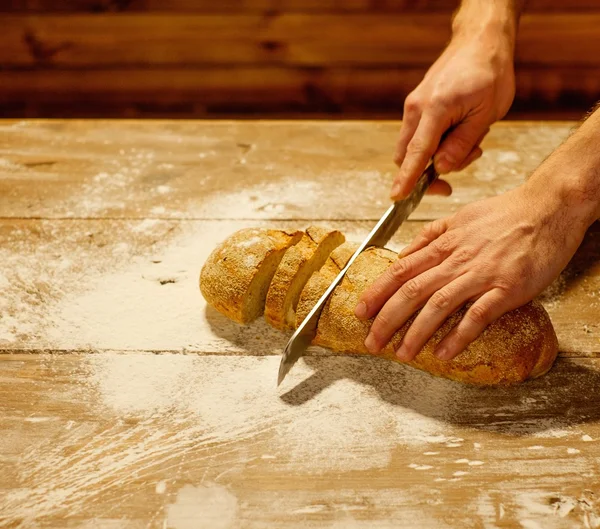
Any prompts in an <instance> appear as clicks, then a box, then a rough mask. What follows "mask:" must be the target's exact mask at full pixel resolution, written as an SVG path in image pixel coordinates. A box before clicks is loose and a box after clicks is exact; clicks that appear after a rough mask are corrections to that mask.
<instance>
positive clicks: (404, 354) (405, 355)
mask: <svg viewBox="0 0 600 529" xmlns="http://www.w3.org/2000/svg"><path fill="white" fill-rule="evenodd" d="M396 356H397V357H398V359H399V360H402V361H403V362H408V361H409V360H410V354H409V352H408V351H407V349H406V347H404V345H401V346H400V347H398V350H397V351H396Z"/></svg>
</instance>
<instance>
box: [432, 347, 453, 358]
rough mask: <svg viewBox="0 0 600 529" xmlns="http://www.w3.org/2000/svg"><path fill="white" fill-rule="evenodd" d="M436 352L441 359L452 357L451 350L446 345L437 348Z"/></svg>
mask: <svg viewBox="0 0 600 529" xmlns="http://www.w3.org/2000/svg"><path fill="white" fill-rule="evenodd" d="M434 354H435V356H437V357H438V358H439V359H440V360H449V359H450V351H449V350H448V349H447V348H446V347H440V348H439V349H436V350H435V352H434Z"/></svg>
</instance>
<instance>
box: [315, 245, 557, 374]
mask: <svg viewBox="0 0 600 529" xmlns="http://www.w3.org/2000/svg"><path fill="white" fill-rule="evenodd" d="M394 259H396V254H395V253H394V252H391V251H389V250H385V249H380V248H372V249H369V250H367V251H365V252H364V253H363V254H361V255H360V256H359V257H358V258H357V260H356V261H355V262H354V264H353V265H352V267H350V269H349V270H348V272H347V275H346V277H345V278H344V281H343V282H342V284H341V285H340V286H339V287H338V288H337V289H336V290H335V292H334V293H333V295H332V296H331V298H330V299H329V301H328V303H327V305H326V306H325V308H324V309H323V313H322V314H321V318H320V320H319V325H318V330H317V336H316V337H315V340H314V342H313V343H314V344H315V345H320V346H323V347H328V348H330V349H332V350H334V351H347V352H352V353H361V354H369V353H368V351H367V350H366V348H365V346H364V340H365V338H366V337H367V334H368V330H369V327H370V324H371V321H369V322H364V321H360V320H358V319H357V318H356V317H355V316H354V307H355V306H356V304H357V302H358V298H359V297H360V295H361V293H362V292H363V291H364V290H365V289H366V287H367V286H368V285H369V284H371V283H372V282H373V281H374V280H375V279H376V278H377V277H378V276H379V275H380V274H381V273H382V272H383V271H384V270H385V269H386V268H387V267H388V266H389V265H390V264H391V263H392V262H393V261H394ZM464 311H465V309H463V310H461V311H459V312H457V313H456V314H454V315H453V316H452V317H451V318H449V320H448V321H447V322H446V323H445V324H444V325H443V326H442V328H441V329H440V330H438V331H437V332H436V333H435V335H434V336H433V337H432V338H431V340H429V342H428V343H427V344H426V345H425V347H424V348H423V349H422V351H421V352H420V353H419V355H417V357H416V358H415V360H413V361H412V362H410V363H409V365H411V366H413V367H416V368H418V369H421V370H423V371H427V372H429V373H431V374H433V375H436V376H442V377H445V378H450V379H452V380H458V381H461V382H467V383H470V384H478V385H505V384H513V383H517V382H522V381H524V380H526V379H528V378H532V377H535V376H539V375H540V374H543V373H544V372H546V371H547V370H548V369H549V368H550V367H551V366H552V363H553V362H554V359H555V358H556V355H557V353H558V346H557V340H556V335H555V333H554V329H553V327H552V324H551V322H550V319H549V317H548V315H547V313H546V311H545V310H544V309H543V307H542V306H541V305H539V304H538V303H528V304H527V305H524V306H523V307H521V308H519V309H516V310H514V311H511V312H510V313H507V314H505V315H504V316H502V317H501V318H500V319H498V320H497V321H496V322H494V323H492V324H491V325H490V326H488V328H487V329H486V330H485V331H484V333H483V334H482V335H481V336H480V337H479V338H478V339H477V340H475V341H474V342H473V343H472V344H471V345H470V346H469V347H468V348H467V349H466V350H465V351H464V352H463V353H461V354H460V355H458V356H457V357H456V358H455V359H454V360H452V361H450V362H445V361H442V360H439V359H438V358H437V357H435V356H434V355H433V350H434V348H435V346H436V345H437V344H438V343H439V342H440V341H441V339H442V338H443V337H444V336H445V335H446V333H447V332H448V331H449V330H450V329H451V328H452V327H453V326H454V325H455V324H456V323H457V322H458V321H459V320H460V318H461V317H462V315H463V314H464ZM415 317H416V315H415V316H413V317H412V318H411V319H410V320H409V321H408V322H407V323H406V324H405V325H404V326H403V327H402V329H400V330H399V331H398V332H397V333H396V334H395V335H394V337H393V338H392V341H391V342H390V344H389V345H388V346H387V347H386V348H385V349H384V351H383V352H382V354H381V355H382V356H384V357H385V358H388V359H390V360H394V361H397V358H396V356H395V354H394V351H395V349H397V347H398V346H399V345H400V342H401V340H402V337H403V336H404V334H405V332H406V330H407V329H408V327H409V326H410V324H411V323H412V321H413V320H414V318H415Z"/></svg>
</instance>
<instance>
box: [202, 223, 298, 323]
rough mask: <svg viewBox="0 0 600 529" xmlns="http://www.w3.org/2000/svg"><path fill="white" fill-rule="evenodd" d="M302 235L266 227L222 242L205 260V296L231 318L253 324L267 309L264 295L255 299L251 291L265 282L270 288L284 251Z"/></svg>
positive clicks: (245, 232)
mask: <svg viewBox="0 0 600 529" xmlns="http://www.w3.org/2000/svg"><path fill="white" fill-rule="evenodd" d="M301 236H302V232H301V231H281V230H267V229H264V228H247V229H243V230H239V231H237V232H236V233H234V234H232V235H231V236H230V237H228V238H227V239H226V240H224V241H223V242H222V243H221V244H219V245H218V246H217V247H216V248H215V249H214V250H213V252H212V253H211V254H210V256H209V257H208V259H207V260H206V262H205V263H204V266H203V267H202V271H201V273H200V290H201V292H202V295H203V296H204V298H205V299H206V301H207V302H208V303H209V304H210V305H211V306H213V307H214V308H215V309H217V310H218V311H219V312H221V313H222V314H224V315H225V316H227V317H228V318H230V319H232V320H234V321H237V322H238V323H242V324H245V323H249V322H250V321H252V320H253V319H255V318H257V317H258V316H260V315H261V314H262V310H263V308H264V297H263V299H262V300H261V299H251V298H250V295H249V294H250V292H251V291H252V290H254V289H255V288H256V289H258V290H260V288H261V287H262V286H263V285H264V283H266V286H267V287H268V285H269V284H270V282H271V278H272V276H273V273H274V272H275V269H276V267H277V265H278V264H279V261H280V260H281V258H282V257H283V254H284V252H285V251H286V250H287V249H288V248H289V247H290V246H292V245H294V244H296V243H297V242H298V241H299V240H300V237H301ZM259 283H260V284H259ZM251 287H253V288H251ZM265 291H266V289H265Z"/></svg>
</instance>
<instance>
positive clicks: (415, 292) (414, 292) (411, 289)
mask: <svg viewBox="0 0 600 529" xmlns="http://www.w3.org/2000/svg"><path fill="white" fill-rule="evenodd" d="M422 291H423V287H422V285H421V282H420V281H418V280H416V279H411V280H410V281H408V282H407V283H405V284H404V286H403V287H402V293H403V295H404V297H405V298H406V299H407V300H409V301H414V300H416V299H418V298H419V296H420V295H421V292H422Z"/></svg>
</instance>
